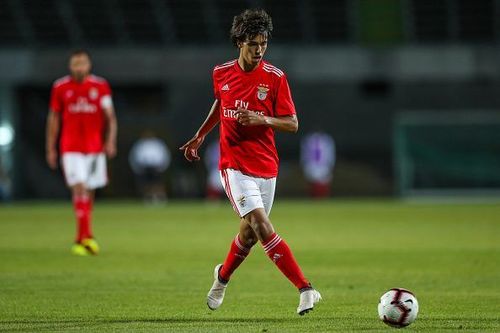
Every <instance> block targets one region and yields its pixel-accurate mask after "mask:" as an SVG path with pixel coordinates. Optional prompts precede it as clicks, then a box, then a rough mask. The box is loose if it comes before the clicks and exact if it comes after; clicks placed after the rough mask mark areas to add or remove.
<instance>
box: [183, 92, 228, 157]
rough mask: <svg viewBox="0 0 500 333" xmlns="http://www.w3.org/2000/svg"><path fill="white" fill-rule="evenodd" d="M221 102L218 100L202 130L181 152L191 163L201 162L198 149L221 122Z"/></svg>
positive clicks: (199, 130)
mask: <svg viewBox="0 0 500 333" xmlns="http://www.w3.org/2000/svg"><path fill="white" fill-rule="evenodd" d="M219 103H220V102H219V100H218V99H216V100H215V101H214V104H213V105H212V107H211V108H210V111H209V112H208V116H207V118H206V119H205V121H204V122H203V124H202V125H201V127H200V129H198V131H197V132H196V134H195V135H194V136H193V138H192V139H191V140H189V141H188V142H186V143H185V144H184V145H183V146H182V147H180V148H179V150H184V157H186V159H187V160H188V161H189V162H192V161H199V160H200V157H199V156H198V148H200V146H201V144H202V143H203V140H205V136H207V134H208V133H210V131H211V130H212V129H213V128H214V127H215V125H217V124H218V123H219V121H220V113H219Z"/></svg>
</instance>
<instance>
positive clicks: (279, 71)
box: [264, 64, 285, 75]
mask: <svg viewBox="0 0 500 333" xmlns="http://www.w3.org/2000/svg"><path fill="white" fill-rule="evenodd" d="M264 68H265V69H270V70H272V71H275V72H276V73H278V74H280V75H285V73H284V72H283V71H282V70H281V69H279V68H278V67H275V66H273V65H271V64H264Z"/></svg>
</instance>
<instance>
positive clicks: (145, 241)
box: [0, 0, 500, 333]
mask: <svg viewBox="0 0 500 333" xmlns="http://www.w3.org/2000/svg"><path fill="white" fill-rule="evenodd" d="M255 6H261V7H263V8H265V9H266V10H268V11H269V12H270V13H271V15H272V17H273V21H274V26H275V33H274V36H273V38H272V40H271V43H270V46H269V49H268V52H267V54H266V58H267V59H268V60H270V61H271V62H272V63H274V64H275V65H276V66H278V67H280V68H282V69H284V70H285V71H286V72H287V73H288V75H289V81H290V85H291V87H292V93H293V96H294V99H295V102H296V105H297V108H298V112H299V117H300V129H299V132H298V133H297V134H295V135H288V134H278V136H277V138H278V146H279V147H278V149H279V152H280V156H281V160H282V164H281V170H280V176H279V180H278V189H277V190H278V191H277V197H276V201H275V205H274V207H273V212H272V216H271V218H272V221H273V225H274V226H275V227H276V229H277V230H278V232H279V234H280V236H282V237H284V238H285V239H286V240H287V242H289V244H290V245H291V246H292V248H293V251H294V255H295V256H296V258H297V260H298V262H299V263H300V265H301V267H302V268H303V269H304V272H306V274H307V276H308V277H309V278H310V279H311V280H312V281H313V284H314V286H315V288H317V289H318V290H319V291H321V293H322V295H323V301H322V302H321V303H320V304H318V306H317V308H315V311H314V312H313V313H311V314H309V315H308V316H305V317H299V316H297V314H296V313H295V309H296V305H297V293H296V290H295V289H294V288H293V287H292V286H291V285H290V283H289V282H288V281H287V280H286V279H284V278H283V277H282V275H281V273H280V272H279V271H278V270H276V269H274V267H273V265H272V263H271V262H270V261H269V259H268V258H267V257H266V256H265V253H264V252H263V250H262V248H261V247H260V246H256V247H254V249H253V250H252V253H253V254H252V255H251V256H249V258H248V259H246V261H245V263H244V264H243V265H242V266H241V267H240V268H239V269H238V271H237V272H236V273H235V275H234V276H233V277H232V281H231V286H230V287H229V288H228V292H227V294H226V299H225V300H224V306H222V307H221V308H220V309H219V310H217V311H216V312H212V311H210V310H208V309H207V307H206V305H205V300H206V293H207V289H208V288H209V286H210V285H211V284H212V282H213V280H212V276H211V273H212V270H213V267H214V265H215V264H216V263H218V262H219V261H220V260H221V259H222V258H224V256H225V255H226V253H227V247H228V241H229V240H231V239H232V238H233V237H234V234H235V232H236V229H235V228H236V227H235V223H236V222H237V221H236V219H235V215H234V212H233V211H232V210H231V206H230V204H229V202H228V201H227V200H222V201H220V202H214V203H207V202H204V201H202V200H198V199H200V198H201V197H202V196H203V192H204V185H205V177H206V171H205V167H204V165H203V164H202V163H198V164H190V163H187V162H185V161H184V160H183V158H182V155H181V154H180V153H177V147H178V146H180V145H181V144H182V143H184V142H185V141H186V140H187V139H188V138H190V137H191V135H192V134H193V133H194V131H195V130H196V129H197V127H198V126H199V124H200V123H201V122H202V120H203V119H204V117H205V115H206V113H207V111H208V108H209V107H210V105H211V103H212V100H213V94H212V83H211V71H212V68H213V66H214V65H215V64H218V63H222V62H224V61H226V60H228V59H230V58H235V57H236V56H237V53H236V50H234V49H233V48H232V47H231V45H230V42H229V40H228V30H229V26H230V23H231V19H232V16H233V15H235V14H237V13H239V12H240V11H241V10H242V9H243V8H246V7H255ZM499 41H500V0H309V1H307V0H289V1H284V0H252V1H250V0H249V1H232V0H0V331H2V332H3V331H6V332H12V331H16V332H67V331H86V332H116V331H141V332H149V331H172V332H238V333H242V332H287V333H288V332H332V331H338V332H353V331H363V332H387V329H388V327H386V326H385V324H383V323H382V322H381V321H380V320H379V319H378V317H377V310H376V307H377V301H378V299H379V297H380V296H381V295H382V294H383V293H384V292H385V291H386V290H388V289H389V288H393V287H405V288H408V289H410V290H412V291H413V292H415V293H416V295H417V298H418V300H419V303H420V312H419V318H418V319H417V321H416V322H415V323H414V324H412V326H410V327H409V328H407V329H406V332H443V331H449V332H456V331H467V332H499V331H500V317H499V313H500V312H499V311H498V305H499V304H500V285H499V284H498V281H500V265H499V264H498V263H499V262H500V242H499V239H500V223H499V222H500V219H499V217H500V205H499V204H498V202H499V200H498V198H499V191H498V189H499V188H500V180H499V177H500V172H499V170H500V154H499V152H500V120H499V118H500V115H499V110H500V94H499V92H500V60H499V59H500V47H499V45H500V44H499ZM79 47H85V48H88V49H89V50H90V52H91V54H92V55H93V62H94V70H95V73H96V74H98V75H102V76H104V77H105V78H107V79H108V80H109V82H110V83H111V86H112V88H113V90H114V101H115V105H116V109H117V117H118V123H119V135H118V139H119V142H118V149H119V155H118V157H117V158H116V159H115V160H113V161H112V162H111V164H110V173H111V184H110V186H108V187H106V188H105V189H103V190H102V191H100V192H99V193H98V196H99V198H98V200H97V202H96V203H97V204H96V206H95V211H94V221H95V223H94V227H95V233H96V238H97V239H98V241H99V244H100V245H101V252H100V254H99V255H98V256H92V257H75V256H72V255H71V252H70V247H71V244H72V242H73V238H72V236H73V233H74V212H73V210H72V207H71V203H70V200H69V191H68V190H67V189H66V188H65V186H64V183H63V177H62V175H61V174H60V172H53V171H50V170H49V168H48V167H47V165H46V163H45V158H44V154H45V151H44V145H45V133H44V132H45V121H46V116H47V111H48V110H47V105H48V99H49V92H50V87H51V84H52V82H53V81H54V80H55V79H56V78H58V77H60V76H63V75H65V74H66V73H67V69H66V68H67V57H68V53H69V52H70V50H72V49H74V48H79ZM144 129H152V130H154V131H156V132H157V133H158V134H159V135H160V136H161V137H162V138H164V139H165V140H166V142H167V144H168V145H169V147H170V150H171V152H172V155H173V161H172V165H171V167H170V169H169V171H168V175H167V181H168V184H167V185H168V189H169V195H170V198H172V199H173V200H170V201H169V202H168V203H167V204H166V205H156V206H152V205H144V204H143V202H142V201H140V200H136V199H135V198H138V196H137V194H136V191H135V188H134V186H132V184H133V182H132V180H131V177H132V171H131V170H130V167H129V164H128V160H127V158H128V152H129V149H130V147H131V145H132V143H133V142H134V141H135V140H137V138H138V137H139V135H140V134H141V132H142V131H143V130H144ZM318 129H322V130H325V131H327V132H328V133H330V134H331V135H332V136H333V138H334V139H335V141H336V145H337V165H336V168H335V172H334V180H333V184H332V186H333V191H332V192H333V193H332V195H333V198H332V199H331V200H309V199H308V198H303V197H304V196H305V194H306V185H305V180H304V178H303V175H302V173H301V171H300V166H299V148H300V146H299V143H300V140H301V138H302V137H303V136H304V135H305V134H307V133H309V132H310V131H314V130H318ZM215 136H216V135H215V133H214V134H212V137H211V139H214V138H215ZM429 194H430V196H429ZM289 197H292V199H290V200H288V199H287V198H289ZM408 197H410V198H412V197H417V198H418V200H400V198H405V199H406V198H408ZM422 198H423V200H421V199H422ZM115 199H117V200H115ZM123 199H125V200H123ZM128 199H132V200H128ZM192 199H195V200H192ZM2 200H6V201H2Z"/></svg>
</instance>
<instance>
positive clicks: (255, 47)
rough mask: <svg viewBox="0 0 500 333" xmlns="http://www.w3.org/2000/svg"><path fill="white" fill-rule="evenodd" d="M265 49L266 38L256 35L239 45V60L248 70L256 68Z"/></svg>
mask: <svg viewBox="0 0 500 333" xmlns="http://www.w3.org/2000/svg"><path fill="white" fill-rule="evenodd" d="M266 49H267V36H264V35H257V36H255V37H254V38H252V39H248V40H246V41H244V42H242V43H240V58H241V59H242V60H243V62H244V63H245V65H247V66H248V67H250V68H254V67H256V66H257V65H258V64H259V63H260V61H261V60H262V58H263V57H264V53H265V52H266Z"/></svg>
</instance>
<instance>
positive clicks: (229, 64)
mask: <svg viewBox="0 0 500 333" xmlns="http://www.w3.org/2000/svg"><path fill="white" fill-rule="evenodd" d="M236 61H237V59H233V60H229V61H226V62H225V63H223V64H220V65H216V66H215V67H214V74H216V73H218V72H225V71H227V70H229V69H231V68H233V66H234V64H235V63H236Z"/></svg>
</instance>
